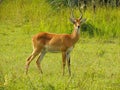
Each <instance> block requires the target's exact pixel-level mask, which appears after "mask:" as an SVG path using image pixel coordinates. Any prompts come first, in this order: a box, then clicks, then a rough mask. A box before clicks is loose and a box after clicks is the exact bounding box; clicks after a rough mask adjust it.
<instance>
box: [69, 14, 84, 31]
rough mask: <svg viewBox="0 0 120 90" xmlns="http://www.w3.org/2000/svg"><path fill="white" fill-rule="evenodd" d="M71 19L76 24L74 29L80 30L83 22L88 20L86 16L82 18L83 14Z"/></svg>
mask: <svg viewBox="0 0 120 90" xmlns="http://www.w3.org/2000/svg"><path fill="white" fill-rule="evenodd" d="M70 21H71V22H72V23H73V24H74V29H76V30H79V29H80V26H81V24H82V23H84V22H85V21H86V19H85V18H82V15H81V16H80V17H79V18H77V19H75V18H74V17H72V18H70Z"/></svg>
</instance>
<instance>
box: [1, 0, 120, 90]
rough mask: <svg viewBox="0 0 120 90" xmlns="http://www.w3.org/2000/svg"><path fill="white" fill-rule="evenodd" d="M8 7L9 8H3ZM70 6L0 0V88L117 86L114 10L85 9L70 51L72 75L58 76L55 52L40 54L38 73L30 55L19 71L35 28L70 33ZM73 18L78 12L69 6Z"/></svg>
mask: <svg viewBox="0 0 120 90" xmlns="http://www.w3.org/2000/svg"><path fill="white" fill-rule="evenodd" d="M8 8H9V10H8ZM69 14H70V10H69V8H67V7H62V6H61V7H59V8H57V9H55V8H53V7H52V6H51V5H50V4H49V3H46V2H45V0H11V1H9V0H4V1H2V3H1V4H0V90H120V64H119V63H120V61H119V60H120V47H119V46H120V26H119V24H120V20H119V17H120V10H119V8H108V9H106V8H104V7H102V8H97V11H96V13H93V12H92V9H91V8H88V10H87V11H86V12H85V13H84V18H87V22H86V23H85V24H83V25H82V27H81V29H82V30H81V37H80V40H79V41H78V43H77V44H76V46H75V48H74V50H73V51H72V53H71V69H72V75H71V77H69V75H68V72H67V67H66V73H65V76H62V60H61V59H62V58H61V54H60V53H57V54H53V53H48V54H46V56H45V58H44V59H43V61H42V69H43V75H40V74H39V73H38V69H37V67H36V65H35V60H33V62H32V63H31V65H30V69H29V74H28V75H25V72H24V71H25V62H26V58H27V57H28V56H29V55H30V54H31V52H32V45H31V37H32V36H33V35H34V34H36V33H38V32H43V31H46V32H53V33H71V32H72V24H71V23H70V21H69V17H70V15H69ZM74 14H75V16H76V17H79V14H80V13H79V11H78V9H77V8H74Z"/></svg>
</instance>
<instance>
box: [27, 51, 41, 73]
mask: <svg viewBox="0 0 120 90" xmlns="http://www.w3.org/2000/svg"><path fill="white" fill-rule="evenodd" d="M38 54H39V52H38V51H36V50H34V51H33V53H32V54H31V55H30V56H29V57H28V59H27V61H26V71H25V73H26V74H27V73H28V68H29V65H30V63H31V61H32V60H33V59H34V58H35V57H36V56H37V55H38Z"/></svg>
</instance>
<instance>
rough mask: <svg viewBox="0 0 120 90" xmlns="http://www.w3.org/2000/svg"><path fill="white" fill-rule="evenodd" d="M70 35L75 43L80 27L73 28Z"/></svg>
mask: <svg viewBox="0 0 120 90" xmlns="http://www.w3.org/2000/svg"><path fill="white" fill-rule="evenodd" d="M71 37H72V39H73V40H74V41H75V43H76V42H77V41H78V40H79V37H80V28H79V29H74V30H73V32H72V34H71Z"/></svg>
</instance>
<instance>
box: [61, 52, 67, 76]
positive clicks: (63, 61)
mask: <svg viewBox="0 0 120 90" xmlns="http://www.w3.org/2000/svg"><path fill="white" fill-rule="evenodd" d="M62 64H63V75H64V73H65V65H66V52H62Z"/></svg>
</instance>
